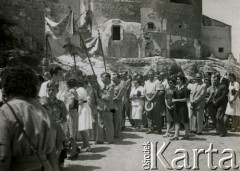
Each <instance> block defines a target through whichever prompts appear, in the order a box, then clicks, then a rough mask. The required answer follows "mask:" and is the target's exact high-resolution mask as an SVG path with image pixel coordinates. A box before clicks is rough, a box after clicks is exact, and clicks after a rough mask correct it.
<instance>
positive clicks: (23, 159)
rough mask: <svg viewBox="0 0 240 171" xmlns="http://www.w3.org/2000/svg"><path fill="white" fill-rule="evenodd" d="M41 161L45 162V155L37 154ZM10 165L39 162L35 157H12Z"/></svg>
mask: <svg viewBox="0 0 240 171" xmlns="http://www.w3.org/2000/svg"><path fill="white" fill-rule="evenodd" d="M39 157H40V158H41V160H42V161H46V160H47V157H46V154H39ZM11 160H12V163H35V162H40V161H39V158H38V156H37V155H32V156H22V157H12V159H11Z"/></svg>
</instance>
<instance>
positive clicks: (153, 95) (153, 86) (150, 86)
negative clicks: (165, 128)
mask: <svg viewBox="0 0 240 171" xmlns="http://www.w3.org/2000/svg"><path fill="white" fill-rule="evenodd" d="M154 77H155V72H154V71H153V70H151V71H149V73H148V78H149V79H148V80H147V81H145V84H144V96H145V98H146V103H150V104H151V103H152V104H153V109H152V110H150V111H147V110H146V115H147V119H148V132H147V134H150V133H153V132H154V126H155V125H156V126H157V130H158V133H159V134H160V133H161V132H162V127H161V114H160V113H159V112H158V111H157V105H158V93H159V92H160V90H161V84H160V82H159V81H158V80H154Z"/></svg>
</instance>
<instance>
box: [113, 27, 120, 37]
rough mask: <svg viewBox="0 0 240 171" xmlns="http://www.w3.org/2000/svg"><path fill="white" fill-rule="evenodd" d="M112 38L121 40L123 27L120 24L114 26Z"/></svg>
mask: <svg viewBox="0 0 240 171" xmlns="http://www.w3.org/2000/svg"><path fill="white" fill-rule="evenodd" d="M112 38H113V40H121V27H120V26H113V27H112Z"/></svg>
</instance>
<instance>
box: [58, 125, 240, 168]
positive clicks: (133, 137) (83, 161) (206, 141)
mask: <svg viewBox="0 0 240 171" xmlns="http://www.w3.org/2000/svg"><path fill="white" fill-rule="evenodd" d="M163 131H164V130H163ZM183 134H184V132H183V131H181V136H182V135H183ZM213 134H214V131H213V130H209V131H207V132H206V131H205V132H204V133H203V135H191V137H190V139H189V140H178V141H171V142H170V144H169V146H168V147H167V149H166V150H165V152H164V153H163V155H164V156H165V158H166V160H167V161H168V162H169V163H171V161H172V160H173V159H174V158H176V157H179V156H182V155H183V153H180V154H175V153H174V152H175V151H176V150H177V149H181V148H182V149H185V150H186V151H187V152H188V154H189V164H190V165H193V158H194V154H193V149H205V150H207V149H209V146H210V143H212V144H213V148H214V149H218V154H213V157H212V158H213V165H215V166H217V167H218V168H217V169H216V170H223V169H221V168H219V160H220V159H221V158H224V157H227V156H229V155H230V154H229V153H226V154H222V152H223V150H224V149H232V150H233V151H235V154H236V164H237V165H240V158H239V157H240V146H239V140H240V132H234V133H229V134H228V136H227V137H219V136H214V135H213ZM145 142H152V143H155V142H158V148H157V149H160V147H161V146H162V144H163V142H165V143H167V142H169V138H164V137H163V136H162V135H158V134H146V133H145V132H133V131H132V129H131V128H128V129H127V131H126V132H123V133H122V136H121V138H120V139H115V144H110V145H107V144H103V145H93V144H92V146H91V147H92V152H85V153H84V152H83V153H81V154H80V155H79V157H78V159H77V160H74V161H69V160H65V166H64V167H63V168H62V169H61V171H95V170H96V171H142V170H144V169H143V168H142V165H143V160H144V153H143V146H142V144H143V143H145ZM91 143H93V142H91ZM207 160H208V155H207V154H200V155H199V170H203V171H208V170H211V169H209V168H208V165H207ZM182 164H183V161H180V162H179V163H178V166H180V165H182ZM225 165H226V166H227V165H230V161H227V162H226V163H225ZM157 166H158V169H157V170H168V169H166V168H165V167H164V166H163V165H162V164H161V162H160V161H159V160H158V163H157ZM173 170H176V169H173ZM182 170H187V169H182ZM229 170H234V169H232V168H230V169H229ZM237 170H240V169H239V168H238V169H237Z"/></svg>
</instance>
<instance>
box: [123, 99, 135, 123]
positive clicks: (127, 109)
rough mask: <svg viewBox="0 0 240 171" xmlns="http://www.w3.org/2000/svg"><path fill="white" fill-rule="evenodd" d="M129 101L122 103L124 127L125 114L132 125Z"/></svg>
mask: <svg viewBox="0 0 240 171" xmlns="http://www.w3.org/2000/svg"><path fill="white" fill-rule="evenodd" d="M130 103H131V102H130V101H129V103H128V104H127V105H126V104H123V109H122V127H125V122H126V116H127V117H128V119H129V122H130V124H131V125H132V126H134V120H133V119H131V104H130Z"/></svg>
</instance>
